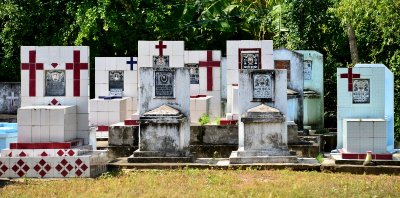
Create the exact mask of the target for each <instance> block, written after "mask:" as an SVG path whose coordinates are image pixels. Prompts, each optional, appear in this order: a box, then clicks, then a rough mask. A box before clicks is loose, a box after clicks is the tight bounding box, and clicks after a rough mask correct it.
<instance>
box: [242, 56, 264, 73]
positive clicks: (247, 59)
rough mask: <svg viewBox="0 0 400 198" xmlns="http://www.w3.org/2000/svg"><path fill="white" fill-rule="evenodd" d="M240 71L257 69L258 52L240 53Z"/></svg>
mask: <svg viewBox="0 0 400 198" xmlns="http://www.w3.org/2000/svg"><path fill="white" fill-rule="evenodd" d="M241 55H242V69H258V68H259V63H260V55H259V53H258V52H246V53H242V54H241Z"/></svg>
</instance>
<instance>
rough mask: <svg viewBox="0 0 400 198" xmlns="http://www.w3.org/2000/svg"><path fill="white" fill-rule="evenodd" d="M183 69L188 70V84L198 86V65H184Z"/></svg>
mask: <svg viewBox="0 0 400 198" xmlns="http://www.w3.org/2000/svg"><path fill="white" fill-rule="evenodd" d="M185 67H188V68H190V70H189V75H190V84H199V64H195V63H188V64H185Z"/></svg>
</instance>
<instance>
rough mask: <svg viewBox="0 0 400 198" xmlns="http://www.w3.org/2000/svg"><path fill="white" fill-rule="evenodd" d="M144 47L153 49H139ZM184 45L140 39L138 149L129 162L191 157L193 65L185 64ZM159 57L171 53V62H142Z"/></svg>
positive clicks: (173, 159)
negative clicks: (162, 63)
mask: <svg viewBox="0 0 400 198" xmlns="http://www.w3.org/2000/svg"><path fill="white" fill-rule="evenodd" d="M153 48H154V49H153ZM143 49H147V50H149V51H150V53H149V52H147V53H146V54H145V53H144V52H140V51H141V50H143ZM183 49H184V47H183V42H182V41H139V57H138V60H139V76H140V80H139V83H140V86H139V87H140V91H139V110H138V113H139V116H140V132H139V149H138V150H136V151H135V152H134V153H133V154H132V156H130V157H129V158H128V162H190V161H191V160H192V157H191V155H190V153H189V148H188V147H189V140H190V74H189V70H190V68H188V67H184V64H183V62H184V61H183ZM181 54H182V55H181ZM160 57H164V58H165V57H168V60H169V65H160V64H156V65H153V64H152V62H150V61H147V64H148V65H146V64H144V63H142V62H140V60H151V59H152V58H155V59H156V60H157V59H159V58H160ZM178 59H181V60H178ZM164 60H166V59H164ZM174 64H176V65H174Z"/></svg>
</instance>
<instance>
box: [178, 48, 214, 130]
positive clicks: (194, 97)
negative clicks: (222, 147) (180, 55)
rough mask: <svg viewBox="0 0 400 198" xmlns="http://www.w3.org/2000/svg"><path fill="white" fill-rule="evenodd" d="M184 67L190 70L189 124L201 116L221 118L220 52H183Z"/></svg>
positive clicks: (195, 121) (196, 121)
mask: <svg viewBox="0 0 400 198" xmlns="http://www.w3.org/2000/svg"><path fill="white" fill-rule="evenodd" d="M185 67H188V68H190V70H189V71H190V115H191V122H193V123H198V120H199V118H200V117H201V116H202V115H203V114H206V115H208V116H209V117H210V118H211V119H215V118H217V117H221V51H219V50H208V51H198V50H190V51H185Z"/></svg>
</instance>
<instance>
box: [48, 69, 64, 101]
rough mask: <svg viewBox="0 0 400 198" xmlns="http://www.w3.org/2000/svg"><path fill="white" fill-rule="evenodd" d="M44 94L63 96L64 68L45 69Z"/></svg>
mask: <svg viewBox="0 0 400 198" xmlns="http://www.w3.org/2000/svg"><path fill="white" fill-rule="evenodd" d="M45 75H46V82H45V96H65V70H53V71H46V72H45Z"/></svg>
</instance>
